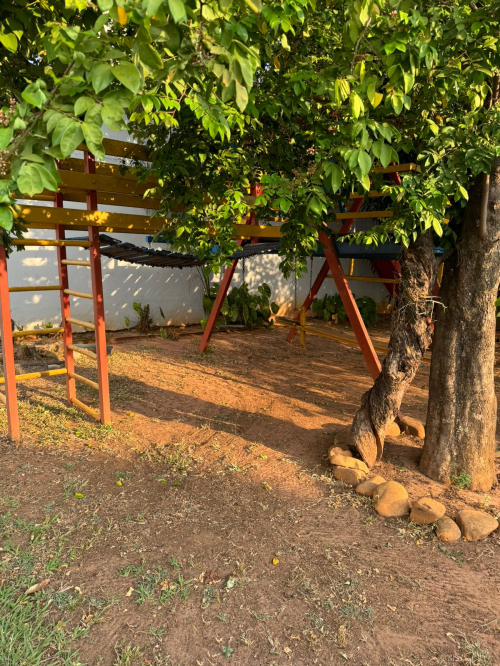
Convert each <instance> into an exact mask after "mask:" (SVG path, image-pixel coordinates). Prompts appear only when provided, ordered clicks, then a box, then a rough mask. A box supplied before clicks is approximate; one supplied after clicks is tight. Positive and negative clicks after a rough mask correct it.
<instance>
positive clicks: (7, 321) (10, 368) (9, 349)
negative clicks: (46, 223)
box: [0, 245, 20, 442]
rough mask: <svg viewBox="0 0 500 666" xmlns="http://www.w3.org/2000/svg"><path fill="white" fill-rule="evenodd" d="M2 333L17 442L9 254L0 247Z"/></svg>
mask: <svg viewBox="0 0 500 666" xmlns="http://www.w3.org/2000/svg"><path fill="white" fill-rule="evenodd" d="M0 333H1V335H2V359H3V374H4V377H5V399H6V408H7V423H8V433H9V439H11V440H12V441H13V442H15V441H17V440H18V439H19V436H20V431H19V412H18V410H17V390H16V365H15V361H14V341H13V338H12V319H11V314H10V298H9V277H8V274H7V253H6V252H5V247H4V246H3V245H0Z"/></svg>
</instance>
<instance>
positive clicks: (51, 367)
mask: <svg viewBox="0 0 500 666" xmlns="http://www.w3.org/2000/svg"><path fill="white" fill-rule="evenodd" d="M47 367H48V369H49V370H59V369H60V368H62V367H63V366H62V365H59V364H57V365H56V364H55V363H52V364H49V365H48V366H47Z"/></svg>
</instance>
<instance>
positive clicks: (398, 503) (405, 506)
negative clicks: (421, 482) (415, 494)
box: [372, 481, 410, 518]
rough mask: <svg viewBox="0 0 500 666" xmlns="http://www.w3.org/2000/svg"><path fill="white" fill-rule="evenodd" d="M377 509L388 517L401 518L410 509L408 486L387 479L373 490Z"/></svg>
mask: <svg viewBox="0 0 500 666" xmlns="http://www.w3.org/2000/svg"><path fill="white" fill-rule="evenodd" d="M372 497H373V504H374V507H375V511H376V512H377V513H379V514H380V515H381V516H385V517H386V518H399V517H401V516H404V515H405V514H407V513H408V511H409V510H410V500H409V499H408V493H407V492H406V488H405V487H404V486H402V485H401V484H400V483H398V482H397V481H386V482H385V483H382V484H380V486H377V487H376V488H375V490H374V492H373V496H372Z"/></svg>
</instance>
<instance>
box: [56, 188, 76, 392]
mask: <svg viewBox="0 0 500 666" xmlns="http://www.w3.org/2000/svg"><path fill="white" fill-rule="evenodd" d="M57 197H61V198H60V200H59V201H58V198H57ZM59 203H60V204H61V205H60V206H59ZM54 205H55V207H56V208H59V207H60V208H62V195H60V194H57V195H56V201H55V204H54ZM65 238H66V233H65V231H64V226H63V225H62V224H57V225H56V240H64V239H65ZM65 260H66V248H65V247H58V248H57V269H58V273H59V286H60V287H61V295H60V298H61V319H62V327H63V328H64V332H63V345H64V361H65V365H66V370H67V371H68V374H67V375H66V394H67V396H68V402H69V403H70V404H72V401H73V399H74V398H76V386H75V380H74V379H72V378H71V377H70V375H69V373H74V372H75V360H74V357H73V350H72V349H70V348H69V346H70V345H72V344H73V331H72V329H71V323H70V322H69V321H68V318H69V317H71V302H70V296H69V294H65V293H64V290H65V289H69V280H68V267H67V266H66V265H65V264H63V263H62V262H63V261H65Z"/></svg>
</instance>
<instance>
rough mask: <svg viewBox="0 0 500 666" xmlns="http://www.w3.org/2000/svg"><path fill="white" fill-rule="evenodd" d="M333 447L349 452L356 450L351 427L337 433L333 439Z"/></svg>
mask: <svg viewBox="0 0 500 666" xmlns="http://www.w3.org/2000/svg"><path fill="white" fill-rule="evenodd" d="M333 446H338V447H339V449H344V451H349V452H350V451H351V449H354V445H353V440H352V434H351V428H350V427H349V428H342V430H339V431H338V432H337V433H335V437H334V438H333Z"/></svg>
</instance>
